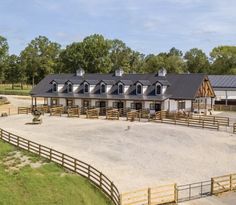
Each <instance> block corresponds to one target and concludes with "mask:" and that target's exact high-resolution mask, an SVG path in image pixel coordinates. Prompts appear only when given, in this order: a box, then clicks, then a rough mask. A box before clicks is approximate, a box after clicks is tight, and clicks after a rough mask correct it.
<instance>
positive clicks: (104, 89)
mask: <svg viewBox="0 0 236 205" xmlns="http://www.w3.org/2000/svg"><path fill="white" fill-rule="evenodd" d="M100 92H101V93H106V85H105V84H104V83H102V84H101V87H100Z"/></svg>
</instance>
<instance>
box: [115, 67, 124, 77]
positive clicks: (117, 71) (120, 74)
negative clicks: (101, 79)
mask: <svg viewBox="0 0 236 205" xmlns="http://www.w3.org/2000/svg"><path fill="white" fill-rule="evenodd" d="M123 74H124V70H123V69H122V68H119V69H117V70H116V71H115V76H119V77H122V75H123Z"/></svg>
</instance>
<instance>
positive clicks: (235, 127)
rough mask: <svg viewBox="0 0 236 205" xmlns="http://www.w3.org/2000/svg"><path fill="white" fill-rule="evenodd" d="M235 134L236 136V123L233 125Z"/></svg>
mask: <svg viewBox="0 0 236 205" xmlns="http://www.w3.org/2000/svg"><path fill="white" fill-rule="evenodd" d="M233 133H235V134H236V123H234V124H233Z"/></svg>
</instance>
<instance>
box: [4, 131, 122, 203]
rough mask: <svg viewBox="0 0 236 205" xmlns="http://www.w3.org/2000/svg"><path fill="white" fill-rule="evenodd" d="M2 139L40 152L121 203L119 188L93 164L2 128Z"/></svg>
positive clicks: (25, 148)
mask: <svg viewBox="0 0 236 205" xmlns="http://www.w3.org/2000/svg"><path fill="white" fill-rule="evenodd" d="M0 139H2V140H4V141H6V142H8V143H10V144H12V145H15V146H17V147H19V148H22V149H24V150H27V151H29V152H32V153H35V154H38V155H39V156H41V157H44V158H47V159H49V160H51V161H53V162H55V163H57V164H59V165H61V166H62V167H64V168H66V169H69V170H71V171H73V172H75V173H77V174H79V175H81V176H83V177H85V178H87V179H88V180H90V181H91V182H92V183H93V184H94V185H96V186H97V187H98V188H100V189H101V190H102V191H103V192H104V193H105V195H106V196H107V197H109V198H110V199H111V200H112V201H113V202H114V204H115V205H119V204H120V199H119V190H118V189H117V187H116V186H115V185H114V183H113V182H112V181H111V180H110V179H108V178H107V177H106V176H105V175H104V174H103V173H102V172H100V171H98V170H97V169H96V168H94V167H93V166H91V165H89V164H87V163H85V162H83V161H80V160H78V159H76V158H74V157H71V156H69V155H67V154H64V153H62V152H59V151H56V150H54V149H51V148H49V147H46V146H44V145H40V144H38V143H35V142H32V141H30V140H27V139H24V138H22V137H19V136H17V135H14V134H12V133H10V132H7V131H5V130H3V129H0Z"/></svg>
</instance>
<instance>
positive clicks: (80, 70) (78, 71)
mask: <svg viewBox="0 0 236 205" xmlns="http://www.w3.org/2000/svg"><path fill="white" fill-rule="evenodd" d="M84 74H85V71H84V69H83V68H79V69H78V70H76V76H83V75H84Z"/></svg>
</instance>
